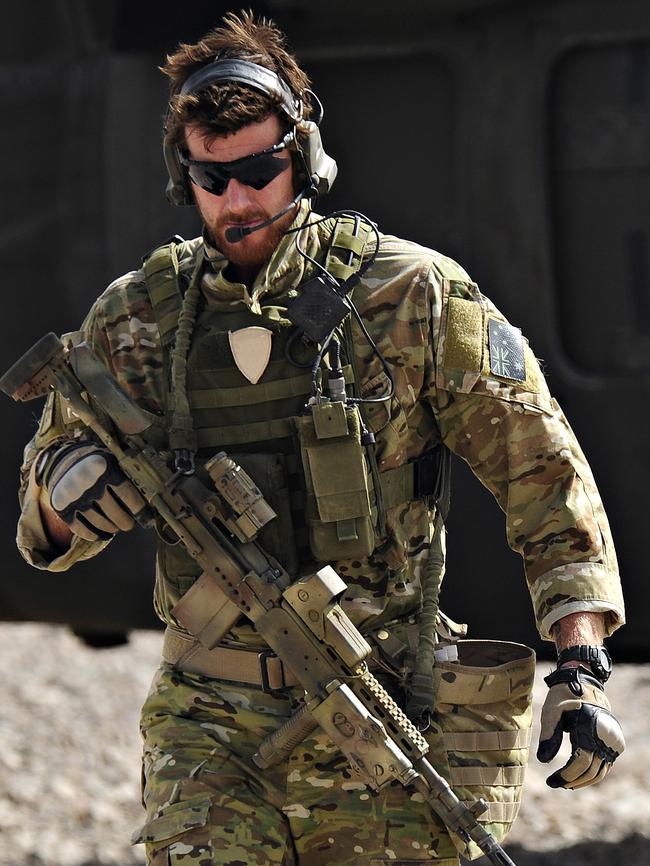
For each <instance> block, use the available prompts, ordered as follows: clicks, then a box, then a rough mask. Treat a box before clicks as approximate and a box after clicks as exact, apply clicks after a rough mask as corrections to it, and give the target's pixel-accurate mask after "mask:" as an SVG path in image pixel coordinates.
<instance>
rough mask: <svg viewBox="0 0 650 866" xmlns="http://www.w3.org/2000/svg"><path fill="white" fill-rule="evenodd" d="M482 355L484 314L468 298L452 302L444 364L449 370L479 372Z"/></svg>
mask: <svg viewBox="0 0 650 866" xmlns="http://www.w3.org/2000/svg"><path fill="white" fill-rule="evenodd" d="M482 351H483V311H482V309H481V306H480V304H477V303H476V302H475V301H468V300H466V299H465V298H454V297H452V298H449V301H448V304H447V333H446V338H445V349H444V360H443V364H444V366H445V367H446V368H447V369H448V370H467V371H476V372H478V371H479V370H480V369H481V355H482Z"/></svg>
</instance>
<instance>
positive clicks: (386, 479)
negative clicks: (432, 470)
mask: <svg viewBox="0 0 650 866" xmlns="http://www.w3.org/2000/svg"><path fill="white" fill-rule="evenodd" d="M414 470H415V464H414V463H405V464H404V465H403V466H397V467H396V468H395V469H387V470H386V471H385V472H381V471H380V473H379V479H380V483H381V492H382V500H383V505H384V508H393V507H394V506H395V505H401V504H402V503H403V502H410V501H411V500H412V499H413V473H414Z"/></svg>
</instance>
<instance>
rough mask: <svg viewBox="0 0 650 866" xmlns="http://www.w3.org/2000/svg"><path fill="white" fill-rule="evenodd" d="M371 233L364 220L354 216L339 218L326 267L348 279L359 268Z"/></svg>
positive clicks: (338, 276)
mask: <svg viewBox="0 0 650 866" xmlns="http://www.w3.org/2000/svg"><path fill="white" fill-rule="evenodd" d="M371 233H372V229H371V228H370V227H369V226H368V225H367V223H366V222H364V221H363V220H360V219H357V218H355V217H353V216H343V217H339V218H338V219H337V221H336V225H335V227H334V231H333V232H332V239H331V241H330V248H329V250H328V252H327V257H326V259H325V267H326V268H327V270H328V271H329V272H330V274H332V276H333V277H336V279H337V280H347V279H348V277H351V276H352V274H354V273H356V272H357V271H358V270H359V268H360V266H361V260H362V258H363V253H364V250H365V248H366V245H367V243H368V239H369V237H370V234H371Z"/></svg>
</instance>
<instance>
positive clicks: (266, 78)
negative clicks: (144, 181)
mask: <svg viewBox="0 0 650 866" xmlns="http://www.w3.org/2000/svg"><path fill="white" fill-rule="evenodd" d="M218 81H236V82H238V83H239V84H245V85H247V86H248V87H252V88H253V89H255V90H258V91H259V92H260V93H264V94H265V95H266V96H271V97H274V98H278V97H279V98H280V100H281V102H280V105H279V106H278V107H279V109H280V111H281V112H282V113H283V114H284V116H285V117H286V118H287V119H288V120H289V121H290V122H291V124H292V125H293V128H294V136H295V142H296V149H297V152H298V155H299V158H300V160H301V162H302V164H303V166H304V169H305V172H306V175H307V182H306V185H305V187H304V189H303V190H302V191H301V192H300V193H299V194H298V196H297V197H296V199H295V200H296V201H297V200H298V199H299V198H302V197H303V196H311V195H317V194H320V193H326V192H329V190H330V188H331V186H332V184H333V183H334V179H335V178H336V173H337V167H336V162H335V161H334V160H333V159H332V157H331V156H328V155H327V154H326V153H325V151H324V150H323V144H322V142H321V137H320V131H319V129H318V126H319V124H320V122H321V120H322V119H323V107H322V105H321V103H320V101H319V100H318V98H317V97H316V96H315V94H313V93H311V91H309V93H310V94H311V95H312V96H313V97H314V98H315V100H316V103H317V106H318V114H317V117H316V118H315V120H307V119H306V118H305V116H304V113H305V107H304V103H303V101H302V99H300V98H299V97H297V96H295V95H294V94H293V93H292V91H291V89H290V88H289V86H288V85H287V84H286V82H285V81H283V80H282V78H280V76H279V75H276V73H275V72H273V71H272V70H271V69H267V68H266V67H265V66H259V65H258V64H257V63H251V62H250V61H248V60H215V61H214V62H213V63H209V64H208V65H207V66H202V67H201V68H200V69H198V70H197V71H196V72H194V73H192V75H190V77H189V78H188V79H187V81H185V82H184V84H183V85H182V87H181V89H180V91H179V94H180V95H181V96H185V95H186V94H187V93H197V92H198V91H200V90H205V88H206V87H209V86H210V85H211V84H214V83H215V82H218ZM163 156H164V159H165V165H166V166H167V171H168V173H169V182H168V184H167V190H166V194H167V199H168V200H169V201H170V202H171V203H172V204H175V205H192V204H194V199H193V197H192V192H191V181H190V180H189V178H188V176H187V172H186V171H185V169H184V168H183V165H182V164H181V161H180V156H179V152H178V148H177V147H176V146H175V145H173V144H171V143H170V141H169V137H168V134H167V131H166V130H165V137H164V139H163Z"/></svg>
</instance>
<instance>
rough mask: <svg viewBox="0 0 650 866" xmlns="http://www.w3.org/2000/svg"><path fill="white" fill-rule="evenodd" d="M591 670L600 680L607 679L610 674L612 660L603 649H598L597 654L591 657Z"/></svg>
mask: <svg viewBox="0 0 650 866" xmlns="http://www.w3.org/2000/svg"><path fill="white" fill-rule="evenodd" d="M591 669H592V670H593V672H594V673H595V674H596V676H597V677H599V678H600V679H601V680H603V681H605V680H607V679H609V676H610V674H611V672H612V659H611V657H610V655H609V653H608V652H607V650H606V649H605V647H599V648H598V652H597V654H594V656H592V658H591Z"/></svg>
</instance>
